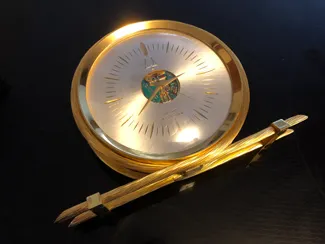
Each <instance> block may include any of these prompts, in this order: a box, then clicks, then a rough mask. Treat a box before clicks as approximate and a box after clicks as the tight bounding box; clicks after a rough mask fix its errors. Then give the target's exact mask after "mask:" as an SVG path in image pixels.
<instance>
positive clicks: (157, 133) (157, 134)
mask: <svg viewBox="0 0 325 244" xmlns="http://www.w3.org/2000/svg"><path fill="white" fill-rule="evenodd" d="M156 136H158V126H157V127H156Z"/></svg>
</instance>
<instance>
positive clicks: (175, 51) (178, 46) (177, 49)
mask: <svg viewBox="0 0 325 244" xmlns="http://www.w3.org/2000/svg"><path fill="white" fill-rule="evenodd" d="M178 48H179V45H178V46H177V48H176V50H175V53H177V51H178Z"/></svg>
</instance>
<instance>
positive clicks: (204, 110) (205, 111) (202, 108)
mask: <svg viewBox="0 0 325 244" xmlns="http://www.w3.org/2000/svg"><path fill="white" fill-rule="evenodd" d="M200 109H201V110H202V111H203V112H206V113H209V112H208V111H206V110H205V109H203V108H200Z"/></svg>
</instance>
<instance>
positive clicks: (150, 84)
mask: <svg viewBox="0 0 325 244" xmlns="http://www.w3.org/2000/svg"><path fill="white" fill-rule="evenodd" d="M174 77H176V76H175V75H174V74H173V73H171V72H169V71H167V70H155V71H152V72H150V73H149V74H147V75H146V76H145V77H144V78H143V80H142V82H141V88H142V92H143V95H144V96H145V97H146V98H147V99H149V98H150V97H151V95H152V93H153V92H154V91H155V89H156V88H157V86H155V83H156V82H158V81H162V80H170V79H172V78H174ZM179 90H180V83H179V80H178V79H176V80H174V81H173V82H171V83H170V84H168V85H166V86H164V87H162V88H161V89H160V90H159V92H158V93H157V94H156V96H155V97H154V98H153V99H152V100H151V101H152V102H154V103H166V102H169V101H172V100H173V99H175V98H176V97H177V95H178V93H179Z"/></svg>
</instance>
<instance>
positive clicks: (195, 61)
mask: <svg viewBox="0 0 325 244" xmlns="http://www.w3.org/2000/svg"><path fill="white" fill-rule="evenodd" d="M200 60H201V58H199V59H198V60H196V61H195V62H194V64H196V63H197V62H199V61H200ZM203 63H204V62H203Z"/></svg>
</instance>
